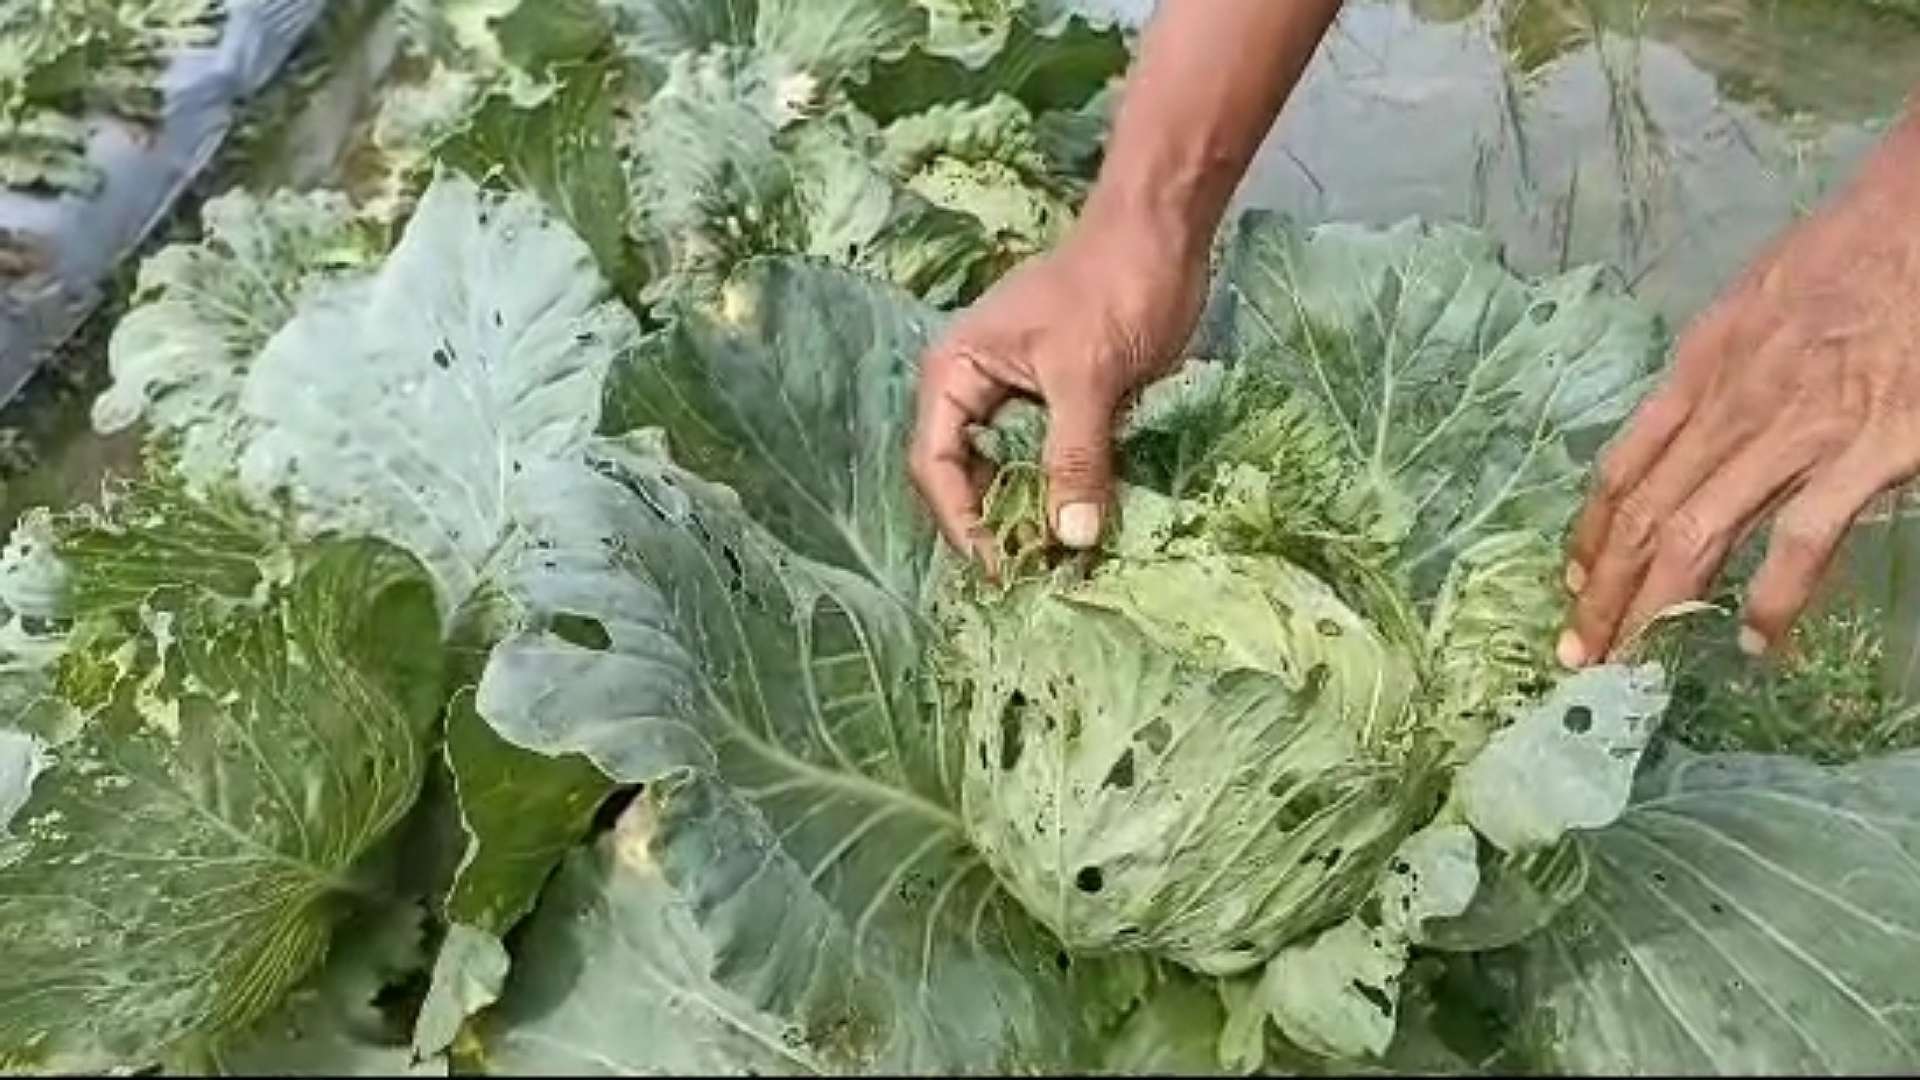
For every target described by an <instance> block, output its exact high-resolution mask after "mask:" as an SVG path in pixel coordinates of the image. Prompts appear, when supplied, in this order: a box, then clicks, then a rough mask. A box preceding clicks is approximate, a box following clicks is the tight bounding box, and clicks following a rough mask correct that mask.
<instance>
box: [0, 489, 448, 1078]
mask: <svg viewBox="0 0 1920 1080" xmlns="http://www.w3.org/2000/svg"><path fill="white" fill-rule="evenodd" d="M152 524H153V526H154V527H155V528H157V529H164V528H165V525H166V523H165V522H158V523H152ZM123 554H125V555H127V556H128V557H129V561H134V562H137V561H138V560H139V558H140V554H139V553H138V552H137V551H128V552H123ZM114 569H115V568H114V566H113V564H112V563H111V562H107V563H105V564H96V565H90V566H89V565H81V566H79V567H78V568H77V569H76V577H91V576H104V575H106V574H110V573H112V572H113V571H114ZM82 626H83V627H84V628H85V631H86V632H85V633H84V634H82V635H80V636H77V637H76V639H75V643H74V644H72V645H70V646H69V651H68V653H67V655H66V656H65V657H64V658H63V659H62V661H61V673H60V678H59V682H58V688H59V690H60V692H61V693H62V694H63V695H64V696H66V697H67V698H68V699H69V700H71V701H72V702H74V704H75V706H76V707H77V708H80V709H82V710H83V711H84V712H85V713H87V714H88V715H89V719H88V721H87V725H86V727H85V728H84V729H82V730H81V731H80V732H79V733H78V734H77V735H75V736H74V737H72V738H70V739H68V740H67V741H65V742H63V743H61V744H60V745H58V746H56V747H54V748H53V749H52V750H51V751H50V753H51V757H52V762H51V766H50V767H49V768H48V769H47V771H46V772H45V773H43V774H42V775H41V776H40V777H39V778H38V779H37V780H36V782H35V783H34V786H33V792H32V795H31V797H30V798H29V799H28V801H27V803H26V805H25V806H24V807H23V808H22V809H21V810H20V811H19V813H18V815H17V816H16V819H15V823H14V829H13V832H14V834H15V836H16V838H17V840H18V841H20V843H18V844H17V845H15V850H14V851H13V852H11V853H10V856H9V859H8V861H7V862H6V864H5V865H4V866H0V997H4V998H5V1000H6V1001H7V1008H6V1009H5V1010H4V1011H0V1061H4V1062H5V1063H8V1064H11V1065H13V1066H14V1067H23V1066H24V1067H31V1068H49V1069H82V1070H86V1069H98V1068H105V1067H107V1066H109V1065H115V1064H126V1063H134V1064H140V1063H145V1062H147V1061H149V1060H151V1059H152V1058H153V1057H155V1056H157V1055H158V1054H160V1053H162V1052H164V1051H168V1050H175V1051H178V1050H181V1049H183V1048H185V1047H187V1046H189V1045H190V1044H192V1043H196V1042H200V1041H203V1040H204V1041H218V1040H219V1039H220V1038H221V1037H223V1036H225V1035H227V1034H230V1033H232V1032H234V1031H236V1030H238V1029H239V1028H241V1027H243V1026H244V1025H246V1024H247V1023H248V1022H250V1021H252V1020H254V1019H255V1018H257V1017H258V1016H260V1015H261V1014H262V1013H263V1012H264V1011H266V1010H267V1009H269V1008H271V1007H272V1006H273V1005H274V1004H275V1003H276V1002H277V1001H278V1000H279V998H280V996H281V995H282V994H283V993H285V992H286V991H287V990H288V989H289V988H291V987H292V986H293V985H294V984H295V983H296V982H297V981H298V980H299V979H301V978H302V977H303V976H304V975H305V974H306V973H307V972H308V971H309V970H310V969H311V968H312V967H314V965H316V964H317V963H318V962H319V960H320V959H321V957H322V955H323V953H324V952H325V949H326V945H327V939H328V936H329V932H330V931H331V929H332V926H333V923H334V921H335V919H336V918H337V915H338V913H339V906H340V903H341V900H342V897H343V895H344V894H345V893H346V892H348V891H350V890H352V889H354V888H355V883H354V876H353V875H354V869H355V866H356V864H357V863H358V861H359V860H360V859H361V857H362V856H363V855H365V854H366V853H367V852H368V851H369V850H370V849H371V848H372V847H373V845H375V844H377V843H378V842H379V841H380V840H381V839H382V838H383V837H384V836H385V835H386V834H387V833H388V832H389V831H390V830H391V829H392V827H393V826H394V825H395V824H396V823H398V822H399V820H400V819H401V818H402V816H404V815H405V814H406V812H407V811H408V810H409V809H410V808H411V806H412V805H413V802H414V799H415V797H416V795H417V794H418V791H419V787H420V782H421V778H422V775H423V768H424V764H425V762H426V760H427V756H428V753H427V743H428V737H429V733H430V729H431V727H432V724H433V720H434V717H435V715H436V713H437V708H438V674H439V656H440V650H439V646H438V641H437V638H438V635H437V628H436V620H435V617H434V612H433V605H432V600H431V596H430V592H429V590H428V588H427V586H426V583H425V582H424V581H423V580H422V579H421V577H420V576H419V573H418V570H417V568H416V567H415V566H414V564H413V563H412V562H411V561H409V560H407V559H406V558H405V557H404V556H400V555H398V554H397V553H395V552H393V551H391V550H390V549H385V548H379V547H373V546H369V545H364V544H354V545H341V546H334V547H328V548H324V549H321V550H319V551H317V552H316V553H314V554H312V555H310V556H308V557H306V558H304V559H303V560H302V561H301V568H300V569H299V571H298V572H297V574H296V575H295V576H294V577H293V578H292V580H291V583H290V584H288V585H287V586H286V587H285V589H284V594H283V595H280V596H277V597H276V598H274V599H272V600H271V601H270V602H267V603H265V604H264V605H263V606H260V607H258V608H253V607H247V606H242V607H238V608H236V607H235V606H234V603H233V602H232V600H231V599H230V598H223V597H217V596H211V595H209V594H207V593H206V592H204V591H201V590H199V589H196V588H193V587H191V586H188V587H181V588H176V589H173V590H169V591H163V592H157V593H153V594H150V596H149V597H148V599H147V600H146V601H145V602H144V603H143V604H142V605H140V606H139V607H138V608H137V609H133V610H127V609H120V610H115V609H112V608H108V609H106V611H105V612H103V613H101V614H99V615H97V616H95V617H92V618H88V619H87V620H86V621H85V622H84V623H82Z"/></svg>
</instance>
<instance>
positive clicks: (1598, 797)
mask: <svg viewBox="0 0 1920 1080" xmlns="http://www.w3.org/2000/svg"><path fill="white" fill-rule="evenodd" d="M1666 707H1667V692H1666V673H1665V672H1664V671H1663V670H1662V669H1661V667H1660V665H1658V664H1648V665H1643V666H1640V667H1628V666H1625V665H1622V664H1601V665H1597V666H1595V667H1590V668H1584V669H1582V670H1580V671H1577V672H1574V673H1573V674H1571V675H1568V676H1567V677H1566V678H1564V679H1562V680H1560V682H1559V683H1558V684H1556V685H1555V686H1554V688H1553V691H1552V692H1551V693H1550V694H1548V695H1547V697H1546V698H1545V699H1544V700H1542V701H1541V702H1540V703H1539V704H1537V705H1535V706H1533V707H1532V708H1531V709H1529V710H1528V711H1527V712H1526V714H1525V715H1523V716H1521V717H1519V718H1518V719H1516V720H1515V721H1514V723H1513V724H1512V725H1511V726H1510V727H1507V728H1505V729H1503V730H1501V731H1499V732H1497V733H1496V734H1495V735H1494V736H1493V737H1492V738H1491V739H1489V740H1488V741H1487V745H1486V748H1485V749H1483V750H1481V751H1480V753H1479V754H1478V755H1477V756H1475V757H1474V759H1473V760H1472V761H1469V762H1468V763H1467V764H1466V766H1465V767H1464V768H1463V769H1461V770H1460V772H1459V774H1458V775H1457V776H1456V777H1455V779H1454V785H1453V797H1454V799H1455V801H1456V802H1457V803H1458V805H1459V807H1460V810H1461V813H1462V814H1463V815H1464V816H1465V818H1466V820H1467V822H1468V823H1469V824H1471V825H1472V826H1473V828H1474V831H1475V832H1478V833H1479V834H1480V835H1482V836H1484V837H1486V838H1487V839H1488V840H1490V841H1492V842H1493V844H1494V846H1496V847H1498V848H1499V849H1500V850H1501V851H1505V852H1508V853H1517V852H1523V851H1532V850H1538V849H1541V848H1546V847H1550V846H1552V845H1554V844H1557V843H1559V842H1560V839H1561V837H1563V836H1564V835H1566V833H1567V831H1568V830H1570V829H1596V828H1599V827H1601V826H1603V825H1607V824H1610V823H1612V822H1613V821H1614V820H1615V819H1617V818H1618V817H1619V816H1620V812H1621V811H1622V810H1624V809H1625V808H1626V805H1627V798H1628V795H1629V793H1630V791H1631V790H1632V787H1633V773H1634V769H1635V768H1636V767H1637V766H1638V765H1639V764H1640V755H1641V753H1642V752H1643V751H1644V750H1645V749H1646V748H1647V742H1648V740H1649V739H1651V738H1652V737H1653V732H1654V729H1655V728H1656V727H1657V726H1658V724H1659V722H1660V716H1661V714H1662V713H1663V712H1664V711H1665V710H1666Z"/></svg>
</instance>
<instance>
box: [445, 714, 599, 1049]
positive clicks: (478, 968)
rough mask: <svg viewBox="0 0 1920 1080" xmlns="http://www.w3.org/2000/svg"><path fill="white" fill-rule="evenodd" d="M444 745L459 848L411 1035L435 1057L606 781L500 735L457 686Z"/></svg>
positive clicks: (496, 991) (476, 1003)
mask: <svg viewBox="0 0 1920 1080" xmlns="http://www.w3.org/2000/svg"><path fill="white" fill-rule="evenodd" d="M446 717H447V727H446V737H445V743H444V752H445V755H446V761H447V768H448V772H449V774H450V775H451V776H452V778H453V784H454V789H455V802H456V806H457V809H458V811H459V816H460V826H461V829H462V831H463V832H464V833H465V839H466V843H465V847H464V850H463V852H462V854H461V857H460V861H459V865H458V866H457V867H456V868H455V870H454V873H453V882H452V885H451V886H450V887H449V888H448V889H447V892H446V895H445V897H444V899H443V900H442V903H441V905H440V906H441V913H442V915H443V916H444V917H445V918H446V920H447V921H448V927H447V936H446V939H445V941H444V942H443V944H442V945H441V947H440V951H439V954H438V955H437V956H436V958H435V960H434V964H433V975H432V979H431V980H430V982H429V985H428V991H427V996H426V999H425V1001H424V1002H423V1003H422V1005H421V1008H420V1014H419V1019H418V1022H417V1023H416V1025H415V1028H414V1032H413V1047H414V1052H415V1053H416V1055H417V1056H419V1057H421V1058H426V1057H428V1056H431V1055H433V1054H437V1053H439V1052H441V1051H443V1050H445V1049H447V1048H448V1047H449V1046H450V1045H452V1044H453V1043H454V1042H455V1040H456V1039H457V1038H458V1037H459V1034H460V1030H461V1027H462V1025H463V1024H464V1023H465V1022H466V1020H467V1018H468V1017H469V1016H471V1015H473V1014H474V1013H476V1012H478V1011H479V1010H480V1009H482V1008H484V1007H485V1006H487V1005H489V1004H491V1003H492V1002H494V1001H496V1000H498V998H499V996H500V993H501V989H502V987H503V986H504V984H505V982H506V976H507V971H508V968H509V966H510V963H511V958H510V957H509V956H508V953H507V950H506V946H505V945H504V943H503V942H502V941H501V938H502V936H503V935H505V934H506V933H507V931H509V930H511V929H512V928H513V927H514V926H515V925H516V924H517V923H519V922H520V920H521V919H522V918H524V917H525V916H526V915H527V914H528V913H529V912H530V911H532V910H533V906H534V903H535V902H536V901H537V899H538V898H539V895H540V890H541V889H542V888H544V887H545V885H546V883H547V879H548V878H549V877H550V876H551V875H552V873H553V870H554V868H555V867H556V866H558V865H559V864H560V861H561V860H562V859H563V858H564V857H565V856H566V854H567V852H568V851H569V850H571V849H572V848H573V847H574V846H575V845H577V844H578V843H579V842H580V840H581V839H582V838H583V837H585V836H586V835H587V833H588V830H589V828H590V826H591V825H592V822H593V815H594V812H595V811H596V810H597V809H598V808H599V805H600V802H601V800H602V799H604V798H605V797H606V794H607V792H608V791H609V790H610V789H611V786H612V785H611V784H610V783H609V782H608V780H607V778H606V777H605V776H604V775H602V774H601V772H600V771H599V770H598V769H596V768H594V767H593V765H592V764H591V763H589V762H587V761H585V760H584V759H582V758H579V757H572V756H568V757H547V756H544V755H541V754H533V753H529V752H527V751H525V750H522V749H520V748H518V747H516V746H514V745H512V744H511V743H508V742H505V741H504V740H502V739H501V738H500V737H499V736H498V735H495V734H494V733H493V729H492V728H490V727H488V726H487V724H486V722H485V721H483V720H481V719H480V717H479V715H478V714H476V713H475V712H474V710H473V695H472V692H471V691H470V690H462V691H461V692H460V693H458V694H457V695H456V696H455V698H454V700H453V702H452V703H451V704H450V705H449V706H448V708H447V713H446Z"/></svg>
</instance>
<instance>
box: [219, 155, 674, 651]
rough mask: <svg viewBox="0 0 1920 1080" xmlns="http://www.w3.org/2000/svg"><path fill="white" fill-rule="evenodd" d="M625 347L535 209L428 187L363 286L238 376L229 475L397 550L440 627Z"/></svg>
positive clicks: (570, 254) (346, 287) (311, 526)
mask: <svg viewBox="0 0 1920 1080" xmlns="http://www.w3.org/2000/svg"><path fill="white" fill-rule="evenodd" d="M636 335H637V328H636V326H635V324H634V320H633V317H632V315H631V314H629V313H628V312H627V311H626V310H625V309H624V308H623V307H621V306H620V305H619V304H618V303H616V302H612V301H610V300H608V299H607V290H606V286H605V284H604V283H603V282H602V280H601V278H600V276H599V275H598V274H597V273H596V272H595V269H594V263H593V257H592V254H591V252H590V251H589V250H588V249H587V247H586V245H584V244H583V243H582V242H581V241H580V240H579V239H578V238H577V237H575V236H574V235H573V234H572V233H571V232H569V231H568V230H567V229H566V227H565V226H564V225H561V224H560V223H559V222H557V221H556V220H555V219H554V218H553V216H552V214H551V212H550V211H548V210H546V209H545V208H544V207H542V206H541V205H540V204H539V203H538V202H536V201H535V200H533V199H532V198H530V197H527V196H523V195H507V196H496V195H492V194H488V193H483V192H482V191H480V190H479V189H478V188H477V187H475V186H474V185H473V184H472V183H471V182H470V181H468V180H465V179H463V178H460V177H455V176H448V177H444V178H442V179H440V180H439V181H437V182H435V184H434V186H433V187H432V188H431V189H429V190H428V192H427V193H426V195H425V196H424V197H423V198H422V199H421V202H420V206H419V209H418V210H417V211H416V213H415V214H414V217H413V219H412V221H411V222H410V223H409V225H408V226H407V231H406V234H405V235H404V236H403V237H402V238H401V240H400V242H399V244H398V245H397V246H396V247H395V248H394V251H393V254H392V255H390V256H389V257H388V259H387V261H386V263H385V264H384V265H383V266H382V267H381V269H380V271H379V272H378V273H377V274H376V275H374V276H372V277H371V278H368V279H367V280H364V281H356V282H349V283H345V284H343V285H341V286H339V287H336V288H334V289H330V290H327V291H325V292H324V293H322V294H319V295H316V296H314V297H312V298H311V299H310V300H309V302H308V303H307V304H306V305H305V306H304V307H303V308H302V310H301V311H300V313H299V314H298V315H297V316H296V317H295V318H294V320H293V321H292V322H291V323H289V324H288V325H287V326H286V328H285V329H283V330H282V331H281V332H280V334H279V335H277V336H276V337H275V338H274V339H273V341H272V342H271V343H269V344H268V346H267V349H266V351H265V352H264V353H263V354H262V355H261V357H260V359H259V361H258V362H257V363H256V364H255V365H254V368H253V371H252V372H251V374H250V375H249V377H248V380H247V385H246V388H245V390H244V391H243V394H242V406H243V408H244V410H245V413H246V419H247V422H248V423H249V426H250V432H249V433H250V436H251V437H250V440H249V442H248V445H247V448H246V451H245V456H244V458H243V460H242V462H241V477H242V480H243V481H244V482H245V483H246V484H247V486H248V487H249V488H250V490H252V491H254V492H256V493H259V494H263V495H265V494H275V493H284V494H285V495H287V496H288V497H290V499H291V502H292V504H293V506H294V508H295V510H296V511H297V513H298V515H299V518H300V522H301V524H302V526H303V527H304V528H305V529H307V530H308V531H312V532H320V531H338V532H342V533H345V534H348V535H357V536H376V537H380V538H382V539H385V540H388V541H390V542H392V543H394V544H396V545H398V546H399V547H401V548H403V549H405V550H407V551H408V552H410V553H411V554H413V555H414V556H415V557H416V558H418V559H420V560H421V562H422V563H423V564H424V565H425V566H426V568H427V570H428V572H429V573H430V574H431V575H432V576H433V580H434V584H435V589H436V592H437V594H438V596H439V598H440V602H441V609H442V613H443V615H444V616H445V617H446V618H447V619H448V620H449V621H451V620H452V619H453V618H454V616H455V614H456V613H457V612H458V611H459V610H460V608H461V607H462V605H464V604H465V603H466V602H467V601H468V600H469V599H471V598H472V597H473V595H474V593H475V590H476V589H477V588H479V587H480V586H481V585H482V584H483V583H484V582H485V580H486V578H487V572H488V567H489V566H490V564H491V563H492V561H493V560H495V559H496V558H498V556H499V552H500V550H501V549H502V547H503V546H507V545H509V542H510V541H511V540H512V539H513V531H512V530H513V522H512V520H511V515H510V512H509V503H510V501H511V499H512V497H513V492H514V490H515V489H516V488H517V487H518V486H520V485H521V484H523V483H524V479H523V474H524V472H525V471H526V470H528V469H529V468H531V467H532V466H533V465H534V464H535V463H537V462H538V461H540V460H542V459H546V458H550V457H558V456H564V455H567V454H568V453H570V452H572V451H574V450H576V449H577V448H578V447H579V446H580V444H581V443H582V441H583V440H584V439H585V438H586V437H587V436H588V435H589V434H591V432H592V431H593V428H594V425H595V423H596V421H597V419H598V416H599V409H600V392H601V383H602V382H603V381H604V379H605V375H606V372H607V369H608V367H609V366H610V365H611V363H612V362H613V359H614V357H616V356H618V355H620V354H621V353H622V352H624V351H625V350H627V349H628V348H630V347H631V346H632V344H633V341H634V339H635V337H636Z"/></svg>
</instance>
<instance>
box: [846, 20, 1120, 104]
mask: <svg viewBox="0 0 1920 1080" xmlns="http://www.w3.org/2000/svg"><path fill="white" fill-rule="evenodd" d="M926 6H927V7H928V8H929V9H930V10H931V11H932V12H933V20H932V24H931V26H930V27H929V32H928V36H927V38H926V40H924V41H922V42H919V43H917V44H916V45H915V47H914V48H913V49H911V50H909V51H907V52H906V53H905V54H904V55H902V56H900V57H898V58H888V59H885V60H882V61H880V62H878V63H876V64H874V65H873V68H872V72H871V74H870V75H869V77H868V78H867V79H866V80H865V81H864V82H863V83H862V84H861V85H859V86H856V87H854V88H852V95H853V99H854V103H855V104H856V105H858V106H859V107H860V108H861V109H862V110H863V111H864V112H866V113H867V114H868V115H870V116H872V117H874V118H875V119H876V120H879V121H880V122H882V123H887V122H890V121H892V120H895V119H898V118H899V117H902V116H906V115H908V114H911V113H917V112H922V111H924V110H927V109H931V108H934V107H936V106H941V105H954V104H959V103H962V102H970V103H973V104H981V103H984V102H986V101H989V100H991V99H992V98H994V97H995V96H996V95H999V94H1006V95H1009V96H1011V97H1013V98H1015V99H1017V100H1019V101H1020V102H1021V103H1022V104H1024V105H1026V106H1027V107H1028V108H1029V109H1032V110H1033V111H1034V112H1035V113H1041V112H1048V111H1052V110H1059V109H1077V108H1080V107H1082V106H1084V105H1086V104H1087V102H1088V101H1090V100H1091V99H1093V98H1094V97H1095V96H1096V95H1097V94H1099V93H1100V92H1101V91H1102V90H1104V89H1105V88H1106V86H1107V84H1108V82H1109V81H1110V80H1112V79H1114V78H1117V77H1118V76H1119V75H1120V74H1121V73H1122V72H1124V71H1125V70H1126V68H1127V63H1128V61H1129V60H1130V59H1131V57H1130V55H1129V53H1128V51H1127V43H1126V39H1125V36H1124V35H1123V34H1122V33H1121V32H1120V30H1119V29H1118V27H1117V26H1115V25H1114V24H1113V21H1112V20H1111V19H1106V18H1100V17H1097V16H1088V15H1086V14H1083V13H1080V12H1076V11H1074V10H1073V9H1072V5H1071V4H1066V3H1059V2H1054V0H987V2H986V3H971V2H968V0H926ZM981 8H989V9H996V10H987V11H980V10H979V9H981Z"/></svg>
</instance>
